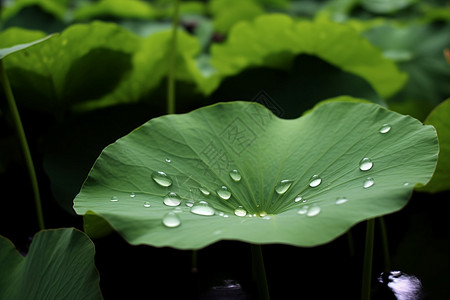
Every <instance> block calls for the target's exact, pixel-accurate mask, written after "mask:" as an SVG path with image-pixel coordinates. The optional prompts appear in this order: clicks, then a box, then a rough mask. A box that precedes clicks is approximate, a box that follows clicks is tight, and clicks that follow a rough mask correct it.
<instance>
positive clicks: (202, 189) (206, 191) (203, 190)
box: [198, 186, 210, 196]
mask: <svg viewBox="0 0 450 300" xmlns="http://www.w3.org/2000/svg"><path fill="white" fill-rule="evenodd" d="M198 189H199V190H200V192H202V194H203V195H205V196H209V194H210V192H209V191H208V190H207V189H206V188H205V187H203V186H201V187H199V188H198Z"/></svg>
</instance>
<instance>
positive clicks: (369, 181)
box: [363, 177, 375, 189]
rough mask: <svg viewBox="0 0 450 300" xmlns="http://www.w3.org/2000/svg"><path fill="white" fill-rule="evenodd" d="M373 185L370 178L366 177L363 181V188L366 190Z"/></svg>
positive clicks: (373, 181)
mask: <svg viewBox="0 0 450 300" xmlns="http://www.w3.org/2000/svg"><path fill="white" fill-rule="evenodd" d="M374 184H375V180H374V179H373V178H372V177H367V178H366V180H365V181H364V184H363V187H364V188H365V189H367V188H370V187H371V186H373V185H374Z"/></svg>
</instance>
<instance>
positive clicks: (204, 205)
mask: <svg viewBox="0 0 450 300" xmlns="http://www.w3.org/2000/svg"><path fill="white" fill-rule="evenodd" d="M191 213H194V214H196V215H201V216H213V215H214V209H213V208H212V207H211V206H209V204H208V202H206V201H200V202H198V203H196V204H194V206H192V207H191Z"/></svg>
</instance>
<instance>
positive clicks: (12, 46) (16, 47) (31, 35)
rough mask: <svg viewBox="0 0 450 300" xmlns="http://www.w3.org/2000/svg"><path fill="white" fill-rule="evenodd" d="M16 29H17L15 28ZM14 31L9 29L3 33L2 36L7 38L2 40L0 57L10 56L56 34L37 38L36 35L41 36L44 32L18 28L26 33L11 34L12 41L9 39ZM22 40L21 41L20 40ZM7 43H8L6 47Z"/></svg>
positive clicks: (0, 35)
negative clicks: (17, 35)
mask: <svg viewBox="0 0 450 300" xmlns="http://www.w3.org/2000/svg"><path fill="white" fill-rule="evenodd" d="M14 31H15V30H14ZM11 32H12V31H8V32H5V33H1V34H0V37H1V38H2V39H3V38H5V40H2V42H0V47H1V48H0V59H3V58H5V57H6V56H8V55H9V54H13V53H16V52H18V51H21V50H24V49H27V48H29V47H31V46H33V45H37V44H39V43H42V42H43V41H45V40H48V39H49V38H51V37H54V36H56V35H48V36H46V37H43V38H38V39H36V37H41V36H42V34H43V33H41V32H38V31H28V30H23V29H18V30H17V32H21V33H22V32H24V33H25V35H23V36H22V35H20V37H16V36H15V35H13V36H11V38H12V41H9V40H8V38H10V33H11ZM29 40H32V41H30V42H24V41H29ZM18 41H20V42H18ZM5 44H6V45H8V46H9V47H8V46H6V47H7V48H6V47H5Z"/></svg>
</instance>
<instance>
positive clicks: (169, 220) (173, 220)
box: [162, 211, 181, 228]
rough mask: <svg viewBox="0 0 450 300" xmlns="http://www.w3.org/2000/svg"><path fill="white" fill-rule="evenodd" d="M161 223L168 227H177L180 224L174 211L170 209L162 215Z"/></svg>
mask: <svg viewBox="0 0 450 300" xmlns="http://www.w3.org/2000/svg"><path fill="white" fill-rule="evenodd" d="M162 223H163V225H164V226H166V227H169V228H173V227H178V226H180V225H181V219H180V217H179V216H178V215H177V214H176V213H175V212H173V211H170V212H168V213H167V214H165V215H164V216H163V218H162Z"/></svg>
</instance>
